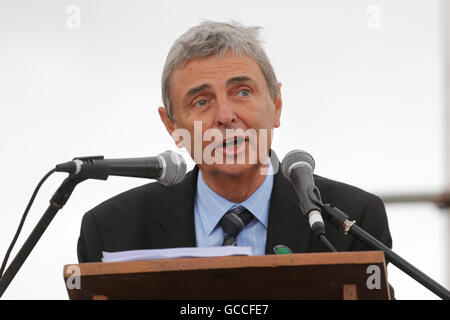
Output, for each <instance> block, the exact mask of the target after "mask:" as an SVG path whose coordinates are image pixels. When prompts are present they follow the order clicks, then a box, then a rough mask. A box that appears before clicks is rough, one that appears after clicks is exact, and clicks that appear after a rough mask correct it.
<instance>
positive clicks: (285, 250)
mask: <svg viewBox="0 0 450 320" xmlns="http://www.w3.org/2000/svg"><path fill="white" fill-rule="evenodd" d="M273 252H274V253H275V254H292V253H293V252H292V250H291V249H289V248H288V247H286V246H285V245H282V244H278V245H276V246H275V247H273Z"/></svg>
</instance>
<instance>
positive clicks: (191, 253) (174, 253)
mask: <svg viewBox="0 0 450 320" xmlns="http://www.w3.org/2000/svg"><path fill="white" fill-rule="evenodd" d="M251 255H253V254H252V248H251V247H235V246H225V247H206V248H170V249H148V250H130V251H119V252H106V251H103V258H102V262H124V261H137V260H154V259H172V258H207V257H224V256H251Z"/></svg>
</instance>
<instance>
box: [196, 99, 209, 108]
mask: <svg viewBox="0 0 450 320" xmlns="http://www.w3.org/2000/svg"><path fill="white" fill-rule="evenodd" d="M207 103H208V101H206V100H204V99H202V100H198V101H197V102H196V103H194V106H196V107H204V106H206V104H207Z"/></svg>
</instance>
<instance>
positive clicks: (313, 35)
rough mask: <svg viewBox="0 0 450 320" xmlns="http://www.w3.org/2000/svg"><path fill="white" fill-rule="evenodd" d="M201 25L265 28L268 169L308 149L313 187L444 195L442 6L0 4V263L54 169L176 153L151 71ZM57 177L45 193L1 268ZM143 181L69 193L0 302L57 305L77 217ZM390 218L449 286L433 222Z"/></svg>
mask: <svg viewBox="0 0 450 320" xmlns="http://www.w3.org/2000/svg"><path fill="white" fill-rule="evenodd" d="M71 5H75V6H76V7H75V8H79V10H80V15H79V18H80V20H79V22H80V24H79V27H80V28H76V26H77V25H76V22H77V20H76V19H77V17H75V16H74V14H76V12H74V11H71V8H72V7H71ZM73 19H75V20H73ZM203 19H212V20H219V21H229V20H230V19H234V20H237V21H240V22H242V23H243V24H245V25H257V26H262V27H263V28H264V30H263V32H262V38H263V39H264V40H265V48H266V50H267V53H268V55H269V57H270V59H271V62H272V64H273V66H274V68H275V71H276V73H277V77H278V79H279V81H280V82H282V83H283V86H282V95H283V102H284V108H283V113H282V119H281V120H282V126H281V128H280V129H278V130H277V131H276V132H275V141H274V145H273V148H274V149H275V150H276V152H277V154H278V156H279V158H280V159H281V158H282V157H283V156H284V155H285V154H286V153H287V152H288V151H289V150H291V149H304V150H307V151H309V152H310V153H311V154H312V155H313V156H314V158H315V160H316V163H317V166H316V173H317V174H319V175H322V176H326V177H329V178H331V179H335V180H340V181H343V182H346V183H350V184H353V185H356V186H359V187H361V188H363V189H365V190H367V191H370V192H373V193H377V194H387V193H397V192H402V193H403V192H421V191H426V192H432V191H436V192H437V191H440V190H441V189H442V188H443V187H444V185H445V178H444V169H445V164H444V121H443V114H444V112H443V111H444V106H443V103H444V98H443V97H444V96H443V94H444V92H443V85H444V82H443V80H444V72H443V71H444V70H443V69H444V55H443V48H444V47H443V34H442V1H436V0H435V1H430V0H422V1H411V0H395V1H392V0H391V1H387V0H385V1H381V0H373V1H364V0H353V1H351V0H340V1H334V0H320V1H317V0H315V1H312V0H311V1H298V0H296V1H278V2H274V1H248V0H247V1H242V0H239V1H236V0H227V1H220V2H219V1H130V0H127V1H125V0H122V1H118V0H115V1H111V0H108V1H106V0H104V1H98V0H97V1H87V0H85V1H78V0H73V1H60V0H54V1H51V0H45V1H44V0H41V1H23V0H21V1H18V0H14V1H13V0H0V167H1V168H2V170H1V172H2V173H1V175H0V177H1V179H0V258H1V259H3V255H4V253H5V252H6V249H7V247H8V245H9V243H10V241H11V240H12V237H13V235H14V233H15V231H16V228H17V226H18V223H19V221H20V218H21V215H22V213H23V210H24V209H25V206H26V204H27V202H28V199H29V198H30V196H31V193H32V191H33V190H34V188H35V186H36V184H37V182H38V181H39V180H40V179H41V177H42V176H43V175H44V174H45V173H46V172H48V171H49V170H50V169H51V168H52V167H53V166H54V165H55V164H57V163H60V162H64V161H68V160H70V159H72V158H73V157H75V156H81V155H96V154H102V155H104V156H105V157H109V158H115V157H138V156H153V155H156V154H158V153H160V152H162V151H164V150H167V149H172V150H176V147H175V145H174V144H173V142H172V140H171V138H170V137H169V135H168V134H167V133H166V131H165V129H164V127H163V125H162V123H161V122H160V120H159V116H158V114H157V107H158V106H160V105H161V95H160V91H161V89H160V88H161V86H160V77H161V72H162V67H163V64H164V61H165V58H166V55H167V53H168V50H169V47H170V46H171V44H172V43H173V41H174V40H175V39H176V38H177V37H178V36H179V35H181V34H182V33H184V32H185V31H186V30H187V28H189V27H190V26H193V25H196V24H198V23H199V22H201V21H202V20H203ZM74 21H75V22H74ZM74 23H75V24H74ZM74 27H75V29H74ZM184 155H186V153H184ZM190 167H192V162H190ZM64 177H65V175H63V174H55V175H54V176H52V177H51V178H50V179H49V180H48V182H47V183H46V184H45V185H44V187H43V188H42V191H41V192H40V193H39V195H38V198H37V200H36V202H35V205H34V206H33V208H32V210H31V212H30V214H29V217H28V219H27V221H26V224H25V227H24V229H23V231H22V236H21V237H20V239H19V242H18V244H17V245H16V250H14V251H13V255H14V254H15V253H16V252H17V249H18V248H20V246H21V245H22V243H23V241H24V239H25V238H26V236H28V234H29V233H30V232H31V230H32V227H33V226H34V225H35V224H36V223H37V221H38V219H39V218H40V217H41V215H42V214H43V212H44V211H45V209H46V208H47V205H48V200H49V199H50V197H51V195H52V194H53V192H54V191H55V190H56V188H57V186H58V185H59V184H60V182H61V181H62V180H63V178H64ZM147 182H148V181H146V180H141V179H127V178H109V179H108V181H106V182H104V181H87V182H84V183H82V184H81V185H79V186H78V187H77V189H76V190H75V192H74V193H73V195H72V197H71V199H70V200H69V202H68V203H67V205H66V207H65V208H64V209H63V210H62V211H60V212H59V213H58V215H57V216H56V218H55V219H54V221H53V222H52V224H51V225H50V227H49V228H48V229H47V231H46V233H45V234H44V235H43V237H42V238H41V240H40V242H39V243H38V244H37V246H36V248H35V249H34V251H33V252H32V254H31V255H30V257H29V258H28V260H27V261H26V262H25V264H24V265H23V267H22V269H21V270H20V271H19V273H18V275H17V277H16V279H14V281H13V282H12V283H11V285H10V287H9V288H8V290H7V291H6V293H5V294H4V296H3V298H6V299H67V292H66V289H65V284H64V280H63V278H62V271H63V265H64V264H71V263H77V256H76V242H77V238H78V234H79V228H80V223H81V218H82V216H83V214H84V213H85V212H86V211H88V210H89V209H90V208H92V207H94V206H95V205H97V204H99V203H100V202H102V201H104V200H106V199H108V198H109V197H111V196H113V195H115V194H117V193H119V192H122V191H124V190H127V189H129V188H131V187H133V186H137V185H141V184H144V183H147ZM387 211H388V217H389V222H390V228H391V233H392V237H393V240H394V250H395V251H396V252H397V253H398V254H400V255H401V256H402V257H403V258H405V259H406V260H408V261H409V262H411V263H412V264H414V265H415V266H416V267H418V268H419V269H421V270H422V271H424V272H425V273H427V274H428V275H429V276H431V277H432V278H433V279H435V280H436V281H438V282H440V283H441V284H443V285H445V286H446V287H448V283H446V281H447V277H446V276H447V273H448V266H446V265H445V263H446V260H445V258H446V254H447V252H446V247H445V241H446V235H447V233H448V232H449V231H448V230H447V229H445V226H446V225H445V212H444V211H439V210H438V209H436V208H435V207H434V206H432V205H426V204H423V205H417V204H414V205H388V206H387ZM388 273H389V282H390V283H391V284H392V285H393V286H394V288H395V290H396V297H397V298H398V299H436V298H437V296H435V295H434V294H432V293H431V292H429V291H428V290H427V289H425V288H424V287H422V286H421V285H420V284H418V283H417V282H416V281H414V280H412V279H411V278H409V277H408V276H406V275H405V274H403V272H401V271H400V270H398V269H397V268H396V267H395V266H391V265H390V266H389V268H388Z"/></svg>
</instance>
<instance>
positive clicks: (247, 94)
mask: <svg viewBox="0 0 450 320" xmlns="http://www.w3.org/2000/svg"><path fill="white" fill-rule="evenodd" d="M250 94H251V93H250V90H248V89H242V90H239V92H238V95H240V96H243V97H248V96H249V95H250Z"/></svg>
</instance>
